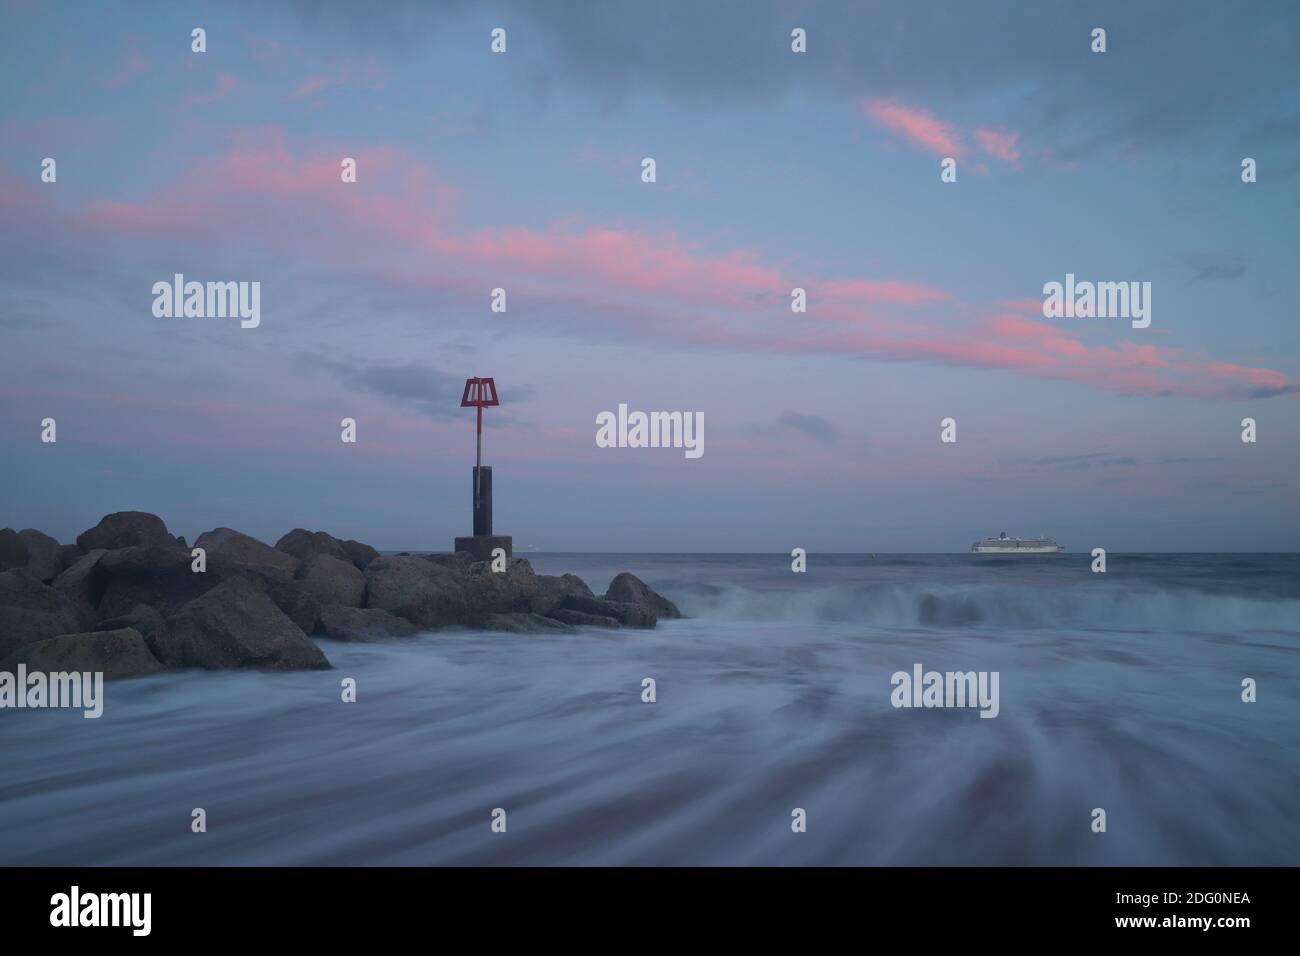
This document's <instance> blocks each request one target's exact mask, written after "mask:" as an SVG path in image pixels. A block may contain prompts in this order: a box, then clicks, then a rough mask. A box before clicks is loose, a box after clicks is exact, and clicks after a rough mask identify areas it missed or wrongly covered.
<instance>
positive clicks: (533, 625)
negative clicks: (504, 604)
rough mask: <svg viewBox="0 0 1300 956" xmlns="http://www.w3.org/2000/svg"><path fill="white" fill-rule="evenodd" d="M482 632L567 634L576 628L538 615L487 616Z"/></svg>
mask: <svg viewBox="0 0 1300 956" xmlns="http://www.w3.org/2000/svg"><path fill="white" fill-rule="evenodd" d="M483 630H485V631H506V632H508V633H510V634H557V633H560V634H568V633H572V632H573V631H575V630H577V628H575V627H573V626H572V625H571V624H565V623H564V622H563V621H556V620H552V619H551V618H549V617H542V615H540V614H528V613H514V614H489V615H488V616H487V617H486V618H485V619H484V621H483Z"/></svg>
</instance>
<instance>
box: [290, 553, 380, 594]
mask: <svg viewBox="0 0 1300 956" xmlns="http://www.w3.org/2000/svg"><path fill="white" fill-rule="evenodd" d="M296 577H297V580H298V581H300V582H301V583H302V585H303V587H305V588H306V589H307V591H308V592H309V593H311V594H312V595H313V596H315V597H316V599H317V600H319V601H320V603H321V604H322V605H326V604H344V605H347V606H348V607H360V606H361V602H362V598H363V597H365V593H366V576H365V575H364V574H362V573H361V572H360V571H358V570H357V566H356V565H355V564H353V563H352V562H351V561H349V560H347V559H346V558H333V557H330V556H329V555H328V554H315V555H312V556H311V557H310V560H308V561H307V562H306V563H305V564H304V565H303V566H302V567H301V568H300V569H299V571H298V574H297V575H296Z"/></svg>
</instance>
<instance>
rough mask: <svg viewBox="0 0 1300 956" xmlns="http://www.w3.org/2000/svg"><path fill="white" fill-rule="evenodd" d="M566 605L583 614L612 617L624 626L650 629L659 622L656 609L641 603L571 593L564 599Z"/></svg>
mask: <svg viewBox="0 0 1300 956" xmlns="http://www.w3.org/2000/svg"><path fill="white" fill-rule="evenodd" d="M564 607H566V608H569V609H570V610H574V611H581V612H582V613H583V614H594V615H595V616H597V617H612V618H613V619H614V620H616V621H618V623H620V624H622V625H623V626H624V627H636V628H642V629H645V630H648V629H650V628H652V627H654V626H655V625H656V624H657V623H659V620H658V618H657V617H656V616H655V613H654V611H651V610H650V609H649V608H647V607H643V606H641V605H640V604H628V603H626V602H624V601H608V600H606V599H605V598H592V597H582V596H579V595H572V594H571V595H569V596H568V597H566V598H565V599H564Z"/></svg>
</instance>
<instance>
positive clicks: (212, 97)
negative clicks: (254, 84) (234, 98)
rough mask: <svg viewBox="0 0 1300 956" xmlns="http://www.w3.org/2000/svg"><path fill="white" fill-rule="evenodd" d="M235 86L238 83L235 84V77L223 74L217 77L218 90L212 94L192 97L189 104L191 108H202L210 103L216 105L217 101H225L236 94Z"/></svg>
mask: <svg viewBox="0 0 1300 956" xmlns="http://www.w3.org/2000/svg"><path fill="white" fill-rule="evenodd" d="M235 86H236V83H235V78H234V76H233V75H231V74H230V73H222V74H221V76H219V77H217V87H216V89H214V90H213V91H212V92H211V93H204V94H200V95H199V96H191V97H190V99H189V103H190V105H191V106H202V105H206V104H208V103H215V102H217V100H224V99H225V98H226V97H227V96H229V95H230V94H231V93H232V92H234V89H235Z"/></svg>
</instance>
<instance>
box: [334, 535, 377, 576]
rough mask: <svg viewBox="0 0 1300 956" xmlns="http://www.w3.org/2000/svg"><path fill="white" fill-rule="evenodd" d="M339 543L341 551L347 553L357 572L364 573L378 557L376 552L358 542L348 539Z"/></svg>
mask: <svg viewBox="0 0 1300 956" xmlns="http://www.w3.org/2000/svg"><path fill="white" fill-rule="evenodd" d="M340 543H341V544H342V545H343V550H344V551H346V552H347V555H348V557H349V558H351V559H352V563H353V564H355V565H356V566H357V570H358V571H364V570H365V569H366V568H368V567H370V562H371V561H373V560H375V558H377V557H379V552H378V551H376V550H375V549H374V548H372V547H370V545H368V544H362V543H361V542H360V541H353V540H352V539H351V538H348V539H347V540H346V541H342V542H340Z"/></svg>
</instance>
